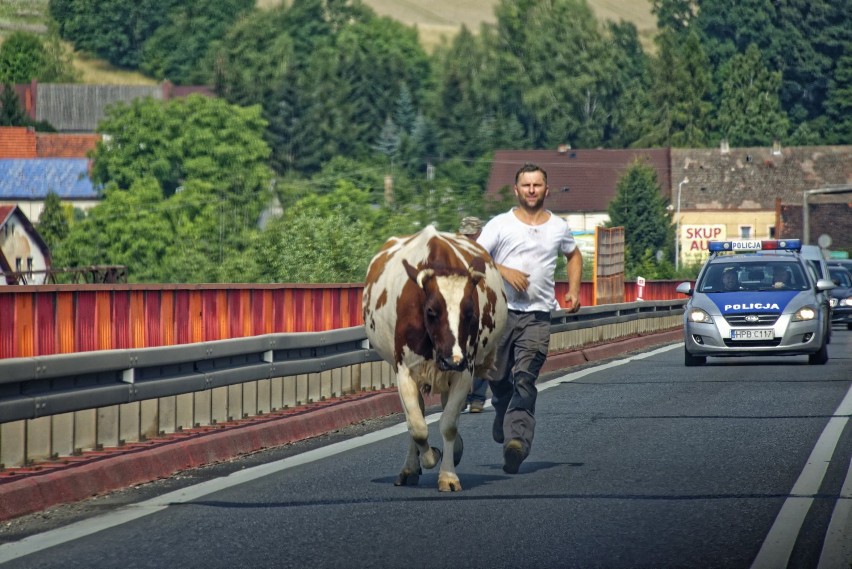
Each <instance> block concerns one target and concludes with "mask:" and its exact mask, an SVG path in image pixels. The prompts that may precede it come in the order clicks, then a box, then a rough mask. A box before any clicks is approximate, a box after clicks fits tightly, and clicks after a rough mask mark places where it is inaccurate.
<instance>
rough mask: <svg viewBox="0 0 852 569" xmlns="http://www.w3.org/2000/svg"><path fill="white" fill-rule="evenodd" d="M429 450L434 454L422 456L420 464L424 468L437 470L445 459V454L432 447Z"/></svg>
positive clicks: (428, 453) (429, 453)
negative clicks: (438, 465) (436, 467)
mask: <svg viewBox="0 0 852 569" xmlns="http://www.w3.org/2000/svg"><path fill="white" fill-rule="evenodd" d="M429 450H431V451H432V452H427V453H426V454H423V455H421V456H420V464H422V465H423V468H435V466H437V464H438V463H439V462H441V459H442V458H443V457H444V454H443V453H442V452H441V449H439V448H435V447H432V448H430V449H429Z"/></svg>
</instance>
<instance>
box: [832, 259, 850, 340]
mask: <svg viewBox="0 0 852 569" xmlns="http://www.w3.org/2000/svg"><path fill="white" fill-rule="evenodd" d="M828 271H829V273H831V280H832V281H833V282H834V284H835V285H836V286H835V287H834V288H833V289H832V290H831V291H830V294H831V323H832V324H841V325H842V324H846V329H847V330H852V273H850V272H849V271H848V270H847V269H845V268H844V267H843V266H841V265H838V264H832V263H829V265H828Z"/></svg>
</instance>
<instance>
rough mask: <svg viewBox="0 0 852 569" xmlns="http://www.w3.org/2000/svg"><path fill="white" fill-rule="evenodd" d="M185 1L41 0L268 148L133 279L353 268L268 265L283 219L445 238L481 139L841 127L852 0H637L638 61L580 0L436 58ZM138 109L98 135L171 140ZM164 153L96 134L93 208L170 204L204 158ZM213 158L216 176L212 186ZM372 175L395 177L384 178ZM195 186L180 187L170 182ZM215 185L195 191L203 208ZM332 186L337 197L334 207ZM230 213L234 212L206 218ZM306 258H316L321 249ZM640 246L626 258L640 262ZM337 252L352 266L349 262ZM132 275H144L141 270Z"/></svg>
mask: <svg viewBox="0 0 852 569" xmlns="http://www.w3.org/2000/svg"><path fill="white" fill-rule="evenodd" d="M190 4H191V6H190V5H185V3H181V2H176V1H172V0H170V1H157V2H154V1H151V0H133V1H132V2H131V1H130V0H114V1H112V2H109V3H106V4H104V3H92V2H83V1H80V0H50V14H51V16H52V17H53V19H55V20H56V23H57V24H58V31H59V33H60V34H61V36H62V37H63V38H64V39H66V40H69V41H71V42H73V44H74V45H75V47H76V48H78V49H82V50H85V51H89V52H91V53H94V54H96V55H98V56H100V57H103V58H105V59H107V60H108V61H110V62H111V63H113V64H115V65H119V66H124V67H129V68H135V69H139V70H141V71H143V72H145V73H147V74H150V75H151V76H153V77H155V78H157V79H168V80H170V81H172V82H173V83H177V84H198V83H205V84H208V85H211V86H213V87H214V88H215V90H216V92H217V93H218V94H219V95H220V97H221V98H222V99H223V100H224V101H226V102H227V103H230V105H231V106H230V107H228V108H227V109H219V110H217V111H215V112H216V113H225V114H227V113H236V114H239V113H241V112H242V111H240V109H255V110H254V111H252V113H255V114H256V119H257V120H256V121H255V119H252V120H253V121H254V122H253V123H252V124H253V126H252V129H251V132H252V134H253V135H254V134H256V135H257V137H258V139H259V144H261V143H262V144H263V145H264V147H265V148H266V151H265V154H264V153H263V152H261V153H260V154H258V156H260V155H264V160H263V161H264V164H268V166H269V167H270V168H271V169H272V171H271V172H270V173H269V176H270V179H275V180H276V182H275V184H274V191H272V192H267V191H266V190H263V191H261V190H260V189H254V190H250V191H249V192H248V194H249V195H251V196H253V199H254V198H256V199H258V200H260V201H259V203H257V204H253V203H251V204H250V203H249V201H250V200H249V201H246V200H245V199H243V201H233V202H232V201H226V202H224V205H223V206H222V207H220V208H219V212H218V213H216V212H214V213H215V215H213V214H210V215H208V217H207V220H208V224H209V225H211V227H208V228H207V229H206V230H204V231H201V232H199V233H198V234H197V235H195V234H193V235H194V237H193V239H195V241H193V240H192V239H190V237H188V236H186V235H184V237H182V239H183V241H180V242H179V243H177V244H171V245H168V246H164V247H160V249H159V250H161V251H163V252H164V253H163V255H164V258H166V257H171V256H173V254H172V253H168V251H175V252H177V251H180V252H181V253H182V254H183V255H184V256H187V255H190V253H189V251H194V253H192V255H191V256H192V259H191V260H192V261H193V262H195V263H196V264H197V265H198V266H199V269H198V270H197V271H195V272H194V271H193V270H190V271H186V270H184V271H179V272H178V273H179V274H180V276H179V277H178V276H177V274H178V273H175V272H174V271H175V269H174V267H171V268H169V269H168V270H166V268H165V267H166V265H165V264H162V263H161V264H160V265H157V267H159V268H156V270H155V269H152V268H150V267H148V268H146V270H145V271H144V275H145V277H144V278H146V279H159V280H175V279H176V278H181V279H190V280H199V279H205V280H207V279H217V280H221V279H232V278H242V279H243V280H246V279H249V278H251V279H259V280H305V279H308V278H310V279H315V278H316V279H319V280H322V279H326V280H328V279H331V280H360V279H361V274H360V273H359V271H361V270H362V267H363V265H364V259H363V258H359V259H355V260H353V262H352V263H350V265H351V266H349V265H347V263H342V262H341V263H338V264H337V265H334V266H333V267H332V268H329V269H328V271H326V272H325V273H324V275H323V276H322V277H321V278H320V277H318V276H317V275H305V274H302V273H300V274H299V276H298V278H297V277H295V276H293V275H295V274H296V270H295V269H292V270H291V271H290V273H288V270H287V267H286V266H280V267H279V268H278V269H273V268H272V267H271V265H272V260H271V259H269V258H266V257H264V254H263V253H262V250H263V248H264V247H271V246H273V244H277V245H274V246H276V247H285V248H286V247H288V246H292V247H294V248H295V247H297V246H298V247H301V248H302V249H304V248H305V247H308V248H310V247H311V246H312V245H311V243H309V242H307V243H296V241H295V240H292V239H291V240H289V241H288V239H287V227H300V228H301V230H303V231H307V228H308V227H315V228H320V229H321V233H320V234H319V235H317V238H318V239H320V240H322V239H323V235H325V237H324V239H326V240H327V241H329V240H330V237H329V234H328V231H330V230H331V229H332V227H334V226H337V225H342V226H346V228H347V230H350V229H352V230H353V235H352V236H351V238H350V239H347V240H346V243H339V244H338V245H337V246H336V247H338V249H340V251H344V250H347V248H346V247H344V245H349V244H358V246H359V247H361V248H362V249H366V250H368V251H372V250H373V249H374V248H375V247H376V246H377V245H378V243H379V242H380V241H381V240H382V239H383V237H384V236H386V235H388V234H390V231H389V230H388V229H387V228H388V227H393V228H397V229H399V230H411V229H413V228H416V227H418V226H420V225H422V224H424V223H430V222H437V223H438V224H439V226H440V227H441V228H442V229H452V228H453V227H454V225H455V224H456V223H457V222H458V220H459V219H460V218H461V217H462V216H463V215H468V214H474V215H477V214H478V215H487V214H488V211H486V208H485V205H484V204H483V202H482V199H481V190H482V188H483V186H484V182H485V180H486V177H487V172H488V162H489V160H490V156H491V153H492V152H493V150H494V149H496V148H555V147H556V146H557V145H559V144H569V145H572V146H573V147H575V148H577V147H604V148H624V147H631V146H632V147H649V146H678V147H701V146H712V145H717V144H719V142H720V141H721V140H722V139H726V140H728V142H729V143H730V144H731V145H732V146H742V145H770V144H772V142H773V141H774V140H779V141H780V142H782V143H783V144H787V145H793V144H815V143H816V144H831V143H839V144H848V143H850V140H852V113H850V108H849V106H850V104H852V102H851V101H852V97H850V89H852V87H850V75H852V71H850V61H851V60H852V59H851V58H852V54H850V50H849V47H850V45H852V25H850V14H852V0H785V1H784V2H772V1H770V0H701V1H697V0H653V8H654V13H655V14H656V15H657V17H658V23H659V34H658V37H657V38H656V40H655V41H656V44H655V50H654V52H653V53H648V52H647V51H646V50H645V49H643V46H642V44H641V43H640V41H639V37H638V33H637V30H636V28H635V26H633V25H632V24H630V23H626V22H620V23H606V24H604V23H601V22H600V21H599V20H597V19H596V18H595V16H594V14H593V13H592V11H591V9H590V8H589V6H588V5H587V4H586V2H585V0H547V1H545V0H500V1H499V2H498V3H497V6H496V8H495V14H496V23H495V24H493V25H483V26H481V28H480V29H479V30H468V29H465V28H462V29H461V31H460V33H459V34H458V35H457V36H456V37H454V38H453V39H452V41H450V42H448V43H447V44H445V45H443V46H441V47H439V48H438V49H436V50H435V52H434V53H427V52H425V51H424V49H423V48H422V46H421V45H420V43H419V42H418V35H417V30H416V29H415V28H411V27H407V26H405V25H403V24H400V23H399V22H396V21H393V20H390V19H388V18H382V17H378V16H377V15H376V14H375V13H374V12H373V11H372V10H371V9H370V8H368V7H366V6H364V5H363V4H361V3H360V2H358V1H348V0H293V1H292V2H289V3H285V4H282V5H281V6H279V7H276V8H272V9H267V10H259V9H256V8H255V7H254V2H252V1H249V0H207V1H205V2H193V3H190ZM148 104H149V105H150V104H154V103H148ZM156 104H157V105H160V106H161V107H162V108H164V109H165V110H160V111H155V110H153V109H149V108H147V107H144V108H143V107H141V106H140V107H138V108H137V106H136V105H134V106H132V107H130V108H119V109H116V110H114V111H113V112H112V114H111V116H110V118H109V119H108V120H107V121H105V123H104V124H102V126H101V128H100V130H101V131H102V132H109V133H111V134H112V133H114V132H116V129H119V130H123V131H124V132H128V133H133V134H134V136H145V137H146V139H145V143H146V144H149V145H154V146H156V145H158V144H159V145H162V146H166V147H168V146H171V144H170V143H169V144H167V143H166V141H165V137H167V136H171V135H173V133H172V132H171V131H169V130H168V129H162V128H159V129H158V128H157V127H156V121H154V122H152V123H147V122H143V124H144V125H146V126H144V127H143V126H139V125H136V124H134V123H136V122H139V113H151V114H156V113H157V112H161V113H166V114H168V113H176V114H178V115H180V113H181V112H183V111H180V110H179V106H180V105H178V104H176V103H168V104H165V105H163V104H160V103H156ZM192 104H193V105H196V106H198V107H200V108H201V107H206V106H208V105H210V103H203V102H193V103H192ZM214 114H215V113H214ZM175 120H186V118H177V119H175ZM257 121H260V122H257ZM198 123H199V124H198V125H197V127H198V129H196V130H197V132H199V133H201V132H202V130H199V129H204V128H207V129H208V130H207V131H205V133H204V134H199V136H201V137H202V138H201V139H196V140H189V139H186V137H184V139H185V140H186V141H187V144H218V145H221V144H224V142H221V141H220V142H218V143H217V142H215V141H214V140H213V139H215V138H218V137H219V133H218V132H211V131H210V128H211V127H210V126H209V125H205V124H202V121H198ZM260 124H262V126H260V127H259V126H258V125H260ZM205 137H206V138H205ZM127 142H128V143H129V142H130V140H128V141H127ZM240 144H242V143H240ZM252 144H254V142H253V143H252ZM150 152H151V153H152V154H154V155H156V154H158V153H157V152H154V151H153V150H152V151H150ZM165 154H168V153H167V152H166V151H161V152H159V155H157V156H152V157H148V158H146V160H148V159H149V158H156V160H154V163H153V164H147V165H143V164H145V162H144V161H143V162H139V161H138V159H137V158H134V157H132V156H130V155H129V154H128V152H127V150H126V149H124V150H122V151H121V152H119V151H118V150H117V145H116V143H115V141H113V143H112V144H111V145H101V146H100V147H99V149H98V151H97V155H96V174H97V176H98V177H99V181H101V182H103V183H106V184H107V185H108V186H109V188H110V189H108V191H107V195H108V199H110V197H109V196H112V195H116V196H117V195H118V194H119V193H120V192H122V191H124V192H127V191H138V192H142V193H145V194H146V195H147V196H148V197H149V198H150V199H155V198H156V199H159V200H161V201H163V202H164V203H165V202H169V201H171V200H180V199H183V200H188V199H189V198H187V197H182V196H181V192H177V191H176V189H177V188H193V187H195V186H193V182H195V181H199V180H198V178H197V175H196V173H195V169H194V166H195V164H196V161H198V160H202V158H201V157H200V156H191V155H190V154H187V153H185V152H184V153H183V154H182V153H180V152H177V153H175V154H173V155H170V156H169V157H164V156H163V155H165ZM231 158H233V157H231ZM223 159H224V158H223ZM254 160H255V159H254V158H252V163H253V164H254V163H255V162H254ZM102 164H109V165H110V166H109V167H107V166H103V165H102ZM154 164H156V167H155V166H154ZM234 164H235V162H233V161H231V162H226V163H225V164H219V165H216V166H213V165H208V166H209V168H210V171H208V172H207V173H206V174H205V175H204V176H201V181H202V182H203V183H202V184H201V187H207V186H209V190H210V191H211V192H220V194H219V195H230V193H229V192H231V190H230V189H228V188H230V184H231V180H232V179H233V178H234V177H235V174H233V173H231V172H229V168H230V167H232V166H233V165H234ZM190 165H193V166H192V167H190ZM213 171H215V176H222V178H221V179H217V178H215V177H211V176H210V174H211V172H213ZM386 175H392V176H393V181H392V189H391V188H389V187H386V186H387V184H388V182H387V181H386ZM508 182H509V181H508V180H507V183H508ZM205 184H206V186H205ZM257 188H260V186H257ZM192 191H198V190H186V192H187V193H192ZM619 191H622V189H621V188H620V189H619ZM155 194H156V195H155ZM270 194H272V195H274V196H275V197H276V198H277V200H278V203H279V204H280V206H281V207H282V209H283V211H284V212H285V214H284V216H283V217H281V218H280V219H279V220H278V221H276V222H274V223H269V224H267V225H265V226H264V229H263V230H261V229H258V227H257V224H256V223H255V222H256V214H257V213H258V212H259V211H260V210H261V209H263V206H264V205H266V204H267V203H268V199H269V198H270ZM216 195H217V194H211V199H213V198H215V199H216V200H217V204H218V203H219V201H218V198H217V197H216ZM329 196H334V199H328V198H329ZM116 199H117V198H116ZM223 199H224V198H223ZM229 199H230V198H229ZM306 199H313V200H317V201H316V202H313V203H306V202H305V201H304V200H306ZM339 199H344V200H346V202H344V204H343V205H342V206H341V205H339V203H338V202H336V201H335V200H339ZM336 203H337V204H338V205H334V204H336ZM188 204H189V202H188V201H186V203H183V204H178V203H177V201H176V203H174V204H172V206H174V209H170V210H169V211H185V210H186V208H190V205H188ZM131 206H132V204H124V205H123V206H122V207H131ZM502 207H503V206H501V208H502ZM182 208H183V209H182ZM227 208H231V209H232V210H233V211H232V212H231V217H230V218H228V219H229V221H228V222H227V223H224V222H223V221H222V219H224V218H225V217H226V213H225V210H226V209H227ZM234 212H238V213H234ZM302 212H310V213H311V214H313V215H320V216H321V219H322V223H319V222H317V223H313V224H312V223H310V219H311V218H310V217H305V219H304V220H303V219H301V218H300V216H301V215H302ZM368 212H370V213H368ZM176 219H177V218H176ZM283 219H286V220H287V221H286V223H282V222H281V221H280V220H283ZM330 219H331V220H334V221H331V222H329V220H330ZM195 220H196V218H194V217H192V216H188V215H187V216H184V217H183V218H182V220H181V221H180V222H179V223H178V222H177V221H175V220H173V221H172V222H171V223H173V224H176V223H178V224H177V225H173V227H172V228H171V229H170V230H173V231H177V230H178V229H180V231H182V232H184V233H185V232H187V231H188V227H189V225H191V224H193V223H194V222H195ZM240 220H246V223H245V225H244V226H242V225H240V224H241V223H242V222H241V221H240ZM214 221H215V222H214ZM303 222H304V223H303ZM216 223H219V226H220V229H219V232H218V236H217V233H216V231H213V229H212V228H213V227H215V226H216ZM300 223H302V225H300ZM74 225H75V224H72V229H71V233H70V236H69V238H68V239H67V240H66V241H68V242H76V243H77V244H78V247H77V249H74V250H75V251H77V252H76V253H73V254H71V253H68V255H67V256H66V257H64V258H63V259H64V260H66V261H67V262H68V263H69V264H70V263H76V262H81V261H83V260H84V259H83V258H82V257H80V255H81V254H82V251H84V250H85V249H86V248H85V247H84V245H86V240H85V239H76V240H75V237H74V227H73V226H74ZM76 225H77V226H80V225H81V224H76ZM223 225H225V226H227V230H223V229H222V226H223ZM275 231H277V232H279V234H280V235H278V237H276V236H274V235H273V233H271V232H275ZM190 233H192V232H190ZM224 233H229V235H228V238H227V239H226V238H225V236H224ZM202 234H203V236H202ZM158 235H162V234H158ZM156 236H157V235H152V238H155V237H156ZM359 238H360V240H359ZM211 240H214V241H215V242H216V243H217V245H216V247H214V249H217V250H218V255H217V254H214V253H216V251H207V250H204V249H201V250H195V249H193V247H195V245H192V243H201V242H207V243H208V246H210V247H212V245H209V242H210V241H211ZM118 242H120V241H116V240H114V239H113V240H110V242H109V243H104V244H103V247H102V249H103V248H114V247H116V246H117V245H116V243H118ZM656 246H657V247H658V248H662V246H663V243H657V244H656ZM651 247H652V248H653V244H652V246H651ZM356 249H357V248H356ZM93 250H94V249H92V248H91V247H90V248H89V251H90V252H91V251H93ZM643 250H645V251H646V252H647V248H646V249H643ZM68 251H71V248H68ZM252 251H255V252H254V253H253V252H252ZM102 253H103V251H101V253H99V254H102ZM303 253H304V255H307V257H306V258H316V259H319V258H322V257H323V256H325V255H329V254H330V253H329V252H328V250H327V249H326V250H317V251H314V252H303ZM232 255H238V256H240V258H241V259H243V260H246V262H245V263H244V265H245V266H246V267H248V268H238V269H235V270H236V274H232V273H229V272H228V270H225V269H216V270H213V269H212V268H211V266H204V267H203V268H202V265H205V263H208V262H210V261H211V259H216V258H226V257H229V256H232ZM636 255H638V257H637V261H636V262H639V259H640V258H641V257H642V253H641V252H637V253H636ZM344 256H345V257H349V258H350V260H352V259H351V257H353V256H355V257H358V253H357V251H352V252H349V253H346V254H345V255H341V257H344ZM368 256H369V255H367V257H368ZM89 257H92V255H89ZM89 257H87V258H85V260H86V261H89V260H92V259H90V258H89ZM128 257H129V258H131V259H132V258H133V255H128ZM362 257H363V255H362ZM247 260H251V262H250V263H249V262H248V261H247ZM110 261H111V262H116V260H115V259H114V258H112V259H110ZM187 262H188V261H187ZM347 266H349V268H347ZM217 271H218V272H217ZM132 274H136V275H138V276H139V278H143V277H142V276H141V275H142V274H143V272H140V271H133V272H132Z"/></svg>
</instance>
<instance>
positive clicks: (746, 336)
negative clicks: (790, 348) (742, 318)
mask: <svg viewBox="0 0 852 569" xmlns="http://www.w3.org/2000/svg"><path fill="white" fill-rule="evenodd" d="M773 338H775V334H774V333H773V331H772V329H771V328H770V329H768V330H731V340H772V339H773Z"/></svg>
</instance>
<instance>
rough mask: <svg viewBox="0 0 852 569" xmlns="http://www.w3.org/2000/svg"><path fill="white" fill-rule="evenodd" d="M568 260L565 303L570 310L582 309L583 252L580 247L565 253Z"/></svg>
mask: <svg viewBox="0 0 852 569" xmlns="http://www.w3.org/2000/svg"><path fill="white" fill-rule="evenodd" d="M565 258H566V259H567V260H568V265H567V267H566V269H567V272H568V293H567V294H566V295H565V304H566V305H567V307H568V311H569V312H577V311H578V310H580V280H581V279H582V278H583V254H582V253H580V248H579V247H574V250H573V251H571V252H570V253H566V254H565Z"/></svg>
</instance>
